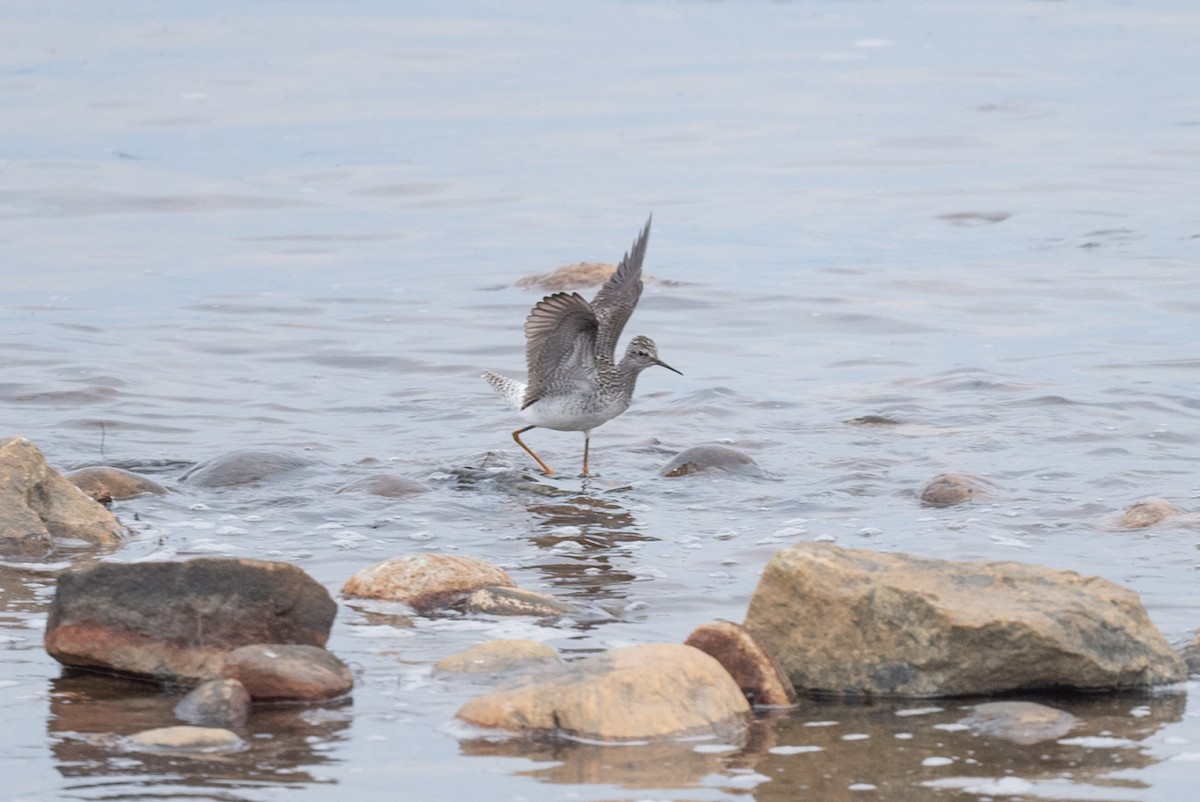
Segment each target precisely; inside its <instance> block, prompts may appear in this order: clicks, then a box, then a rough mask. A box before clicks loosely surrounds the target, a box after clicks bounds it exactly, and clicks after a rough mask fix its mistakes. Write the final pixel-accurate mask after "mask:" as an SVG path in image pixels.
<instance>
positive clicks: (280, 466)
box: [180, 450, 317, 487]
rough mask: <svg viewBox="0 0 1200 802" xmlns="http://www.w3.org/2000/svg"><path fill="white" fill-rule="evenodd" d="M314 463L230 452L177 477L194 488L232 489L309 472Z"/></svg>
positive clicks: (298, 458) (278, 455) (277, 453)
mask: <svg viewBox="0 0 1200 802" xmlns="http://www.w3.org/2000/svg"><path fill="white" fill-rule="evenodd" d="M316 464H317V461H316V460H313V459H309V458H307V457H302V456H300V455H299V454H292V453H289V452H286V451H255V450H247V451H231V452H230V453H228V454H221V455H220V456H217V457H213V458H212V459H210V460H206V461H204V462H201V463H199V464H197V465H195V466H193V467H192V469H191V470H189V471H187V472H186V473H184V475H183V476H181V477H180V481H181V482H186V483H187V484H190V485H195V486H197V487H236V486H238V485H247V484H252V483H254V482H261V481H264V480H267V479H277V478H279V477H281V476H284V475H287V474H290V473H292V472H293V471H298V470H300V469H302V468H311V467H313V466H314V465H316Z"/></svg>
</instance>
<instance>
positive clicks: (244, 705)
mask: <svg viewBox="0 0 1200 802" xmlns="http://www.w3.org/2000/svg"><path fill="white" fill-rule="evenodd" d="M249 712H250V694H249V693H248V692H247V691H246V686H245V685H243V684H242V683H240V682H238V681H237V680H235V679H214V680H209V681H208V682H203V683H201V684H200V685H197V686H196V687H195V688H193V689H192V692H191V693H189V694H188V695H187V696H185V697H183V698H182V699H180V700H179V703H178V704H176V705H175V718H177V719H179V720H180V721H186V722H187V723H188V724H194V725H196V726H198V727H227V728H230V727H233V728H237V727H242V726H243V725H245V723H246V716H247V714H248V713H249Z"/></svg>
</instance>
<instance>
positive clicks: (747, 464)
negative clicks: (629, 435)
mask: <svg viewBox="0 0 1200 802" xmlns="http://www.w3.org/2000/svg"><path fill="white" fill-rule="evenodd" d="M708 471H724V472H725V473H736V474H739V475H741V476H759V477H760V476H762V475H763V471H762V468H759V467H758V465H757V463H755V462H754V460H753V459H751V458H750V457H749V455H747V454H745V453H743V452H741V451H738V450H737V449H736V448H732V447H730V446H722V445H703V446H693V447H692V448H689V449H687V450H686V451H681V452H680V453H679V454H676V455H675V458H674V459H672V460H671V461H670V462H668V463H667V464H666V466H665V467H663V469H662V470H661V471H660V472H659V473H660V474H662V475H663V476H669V477H677V476H691V475H693V474H697V473H706V472H708Z"/></svg>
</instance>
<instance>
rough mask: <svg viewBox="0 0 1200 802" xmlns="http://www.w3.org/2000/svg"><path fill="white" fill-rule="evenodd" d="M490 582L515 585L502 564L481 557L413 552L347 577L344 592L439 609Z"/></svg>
mask: <svg viewBox="0 0 1200 802" xmlns="http://www.w3.org/2000/svg"><path fill="white" fill-rule="evenodd" d="M489 585H497V586H500V587H509V588H511V587H515V585H514V583H513V581H512V579H510V578H509V576H508V574H507V573H506V572H505V571H504V570H503V569H502V568H498V567H496V566H494V565H492V564H491V563H488V562H484V561H483V560H480V559H479V558H477V557H467V556H461V555H456V554H410V555H405V556H403V557H393V558H392V559H390V560H384V561H383V562H381V563H376V564H375V565H369V566H367V567H366V568H363V569H362V570H360V571H359V572H358V573H356V574H355V575H354V576H352V577H350V578H349V579H348V580H346V584H345V585H343V586H342V595H343V596H346V597H347V598H363V599H385V600H387V601H399V602H406V603H407V604H410V605H412V606H413V607H415V608H416V609H418V610H435V609H438V608H441V607H446V606H448V605H450V604H453V603H455V602H457V601H458V600H460V599H462V598H463V597H465V596H466V595H468V594H469V593H471V592H472V591H475V590H478V589H480V588H485V587H488V586H489Z"/></svg>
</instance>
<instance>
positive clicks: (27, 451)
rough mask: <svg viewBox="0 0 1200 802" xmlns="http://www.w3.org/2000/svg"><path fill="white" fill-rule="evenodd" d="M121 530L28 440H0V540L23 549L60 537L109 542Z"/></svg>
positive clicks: (101, 543)
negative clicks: (49, 463) (48, 462)
mask: <svg viewBox="0 0 1200 802" xmlns="http://www.w3.org/2000/svg"><path fill="white" fill-rule="evenodd" d="M123 534H124V527H122V526H121V524H120V523H119V522H118V521H117V519H116V518H114V517H113V514H112V513H111V512H109V511H108V510H107V509H105V508H104V507H103V506H102V505H101V504H98V503H97V502H96V501H95V500H94V499H91V498H89V497H88V496H87V494H85V493H84V492H83V491H82V490H80V489H79V488H77V487H76V486H75V485H73V484H71V483H70V482H69V481H67V479H65V478H64V477H63V476H62V474H60V473H59V472H58V471H56V470H55V469H54V468H52V467H50V465H48V464H47V463H46V458H45V457H44V456H43V455H42V452H41V450H40V449H38V447H37V446H36V445H34V444H33V443H32V442H31V441H29V440H26V439H25V438H24V437H10V438H8V439H6V440H0V541H7V542H8V543H10V544H11V545H13V546H16V547H18V548H21V549H25V548H28V547H49V546H52V545H53V544H54V542H55V541H57V540H60V539H69V540H79V541H84V542H86V543H89V544H92V545H97V546H108V545H114V544H116V543H118V542H120V539H121V535H123Z"/></svg>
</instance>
